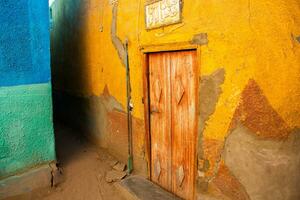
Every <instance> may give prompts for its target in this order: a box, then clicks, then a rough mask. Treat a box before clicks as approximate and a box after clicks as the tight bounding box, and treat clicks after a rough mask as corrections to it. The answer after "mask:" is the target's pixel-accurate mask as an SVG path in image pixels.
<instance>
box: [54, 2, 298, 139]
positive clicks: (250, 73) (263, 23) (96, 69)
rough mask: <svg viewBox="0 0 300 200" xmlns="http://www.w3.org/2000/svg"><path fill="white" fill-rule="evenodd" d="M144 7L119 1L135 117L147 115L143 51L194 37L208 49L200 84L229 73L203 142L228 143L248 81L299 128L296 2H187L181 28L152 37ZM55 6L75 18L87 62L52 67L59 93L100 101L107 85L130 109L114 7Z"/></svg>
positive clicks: (119, 22) (159, 31)
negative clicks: (202, 38) (115, 40)
mask: <svg viewBox="0 0 300 200" xmlns="http://www.w3.org/2000/svg"><path fill="white" fill-rule="evenodd" d="M71 2H72V3H73V4H78V5H80V12H79V13H77V15H74V13H72V5H71V4H72V3H71ZM144 3H145V2H144V0H141V1H137V0H126V1H125V0H119V5H118V20H117V33H118V36H119V37H120V39H121V40H123V41H124V40H125V38H126V37H127V38H128V39H129V58H130V67H131V77H132V83H131V84H132V86H133V92H132V96H133V103H134V116H135V117H137V118H143V114H144V112H143V104H142V96H143V95H142V94H143V87H142V66H141V57H140V50H139V47H141V46H145V45H156V44H165V43H175V42H183V41H190V40H191V39H192V38H193V35H195V34H198V33H207V34H208V39H209V44H208V45H205V46H202V47H201V76H202V75H207V74H210V73H212V72H213V71H214V70H216V69H218V68H224V69H225V71H226V77H225V83H224V85H223V86H222V90H223V93H222V95H221V97H220V100H219V102H218V104H217V108H216V111H215V113H214V114H213V116H211V118H210V119H209V121H208V125H207V127H206V129H205V136H206V137H208V138H213V139H222V138H223V137H224V135H225V134H226V131H227V129H228V126H229V123H230V121H231V118H232V115H233V112H234V110H235V108H236V106H237V104H238V102H239V98H240V93H241V91H242V90H243V88H244V87H245V85H246V83H247V82H248V80H249V79H250V78H252V79H254V80H256V81H257V82H258V84H259V85H260V86H261V88H262V90H263V91H264V93H265V95H266V96H267V98H268V100H269V101H270V103H271V105H272V106H273V107H274V108H275V109H276V111H278V113H279V114H280V115H281V116H282V117H283V119H284V120H285V121H286V122H287V123H288V125H290V126H291V127H296V126H300V112H297V111H299V110H300V101H299V100H300V87H299V84H300V44H299V42H297V40H296V37H297V36H299V35H300V2H299V1H297V0H286V1H282V0H265V1H261V0H239V1H237V0H221V1H220V0H210V1H194V0H185V1H184V4H183V21H182V23H180V24H176V25H171V26H168V27H164V28H159V29H155V30H150V31H146V30H145V24H144V20H145V19H144ZM54 6H56V7H59V6H62V7H65V9H69V13H67V14H68V15H70V16H72V15H74V16H76V18H75V19H74V21H73V22H72V23H74V24H73V25H72V26H76V29H77V30H78V35H80V36H82V39H81V44H77V45H80V48H81V54H83V55H82V63H80V66H82V67H80V66H76V65H78V63H72V61H70V62H71V63H72V64H73V65H74V66H75V67H74V68H72V69H63V68H62V67H63V65H61V66H59V64H56V65H57V68H56V66H54V71H55V73H54V76H58V77H60V79H59V80H61V81H60V82H57V83H54V87H55V88H56V89H59V90H65V91H68V92H71V93H73V94H78V95H81V96H90V95H96V96H97V95H100V94H101V93H102V91H103V89H104V86H105V85H108V88H109V91H110V93H111V94H112V95H113V96H114V97H116V98H117V100H118V101H120V102H121V103H122V104H123V105H125V104H126V90H125V86H126V82H125V78H126V77H125V68H124V66H122V63H121V61H120V59H119V57H118V55H117V51H116V49H115V48H114V46H113V44H112V42H111V34H110V29H111V21H112V5H111V4H110V2H109V1H108V0H102V1H99V0H87V1H81V2H80V1H79V0H76V1H74V0H72V1H70V0H67V1H61V2H60V1H58V2H56V3H55V5H54ZM54 8H55V7H54ZM58 10H59V9H57V11H55V9H54V18H55V16H59V15H60V14H61V13H59V11H58ZM55 12H56V13H55ZM73 12H76V9H74V10H73ZM64 14H66V13H64ZM79 14H80V15H79ZM69 19H70V22H71V20H72V19H71V18H69ZM70 26H71V25H70ZM101 27H103V32H101V31H100V29H101ZM60 31H62V30H60ZM61 34H63V33H61ZM57 35H59V34H57ZM56 37H59V36H56ZM78 37H79V36H78ZM68 53H70V52H64V53H62V54H60V56H59V57H62V56H64V55H66V54H68ZM70 54H72V53H70ZM64 59H72V56H70V57H66V56H65V57H64ZM58 66H59V67H58ZM56 72H57V73H56ZM63 76H64V77H63ZM66 77H70V79H67V78H66ZM77 80H80V81H77ZM80 83H84V84H80ZM79 84H80V85H79Z"/></svg>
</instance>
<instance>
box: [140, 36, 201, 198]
mask: <svg viewBox="0 0 300 200" xmlns="http://www.w3.org/2000/svg"><path fill="white" fill-rule="evenodd" d="M184 50H195V51H196V53H197V58H196V59H197V66H196V71H197V72H198V75H197V76H199V77H200V66H201V57H200V55H201V46H200V45H196V44H191V43H190V42H182V43H168V44H161V45H149V46H142V47H141V48H140V51H141V60H142V68H143V69H142V72H143V74H142V76H143V77H142V78H143V103H144V120H145V157H146V162H147V167H148V169H147V173H148V179H149V180H151V127H150V92H149V89H150V86H149V54H151V53H159V52H172V51H184ZM196 84H197V85H196V89H197V90H198V91H199V84H200V78H198V79H197V83H196ZM195 105H196V113H197V114H198V118H199V110H200V109H199V92H198V93H197V95H196V103H195ZM198 121H199V120H196V131H197V130H198ZM195 135H196V138H195V152H194V156H195V161H196V162H195V166H194V170H195V173H194V174H196V172H197V160H198V159H197V148H198V131H197V133H195ZM194 186H195V183H194ZM194 193H195V191H194Z"/></svg>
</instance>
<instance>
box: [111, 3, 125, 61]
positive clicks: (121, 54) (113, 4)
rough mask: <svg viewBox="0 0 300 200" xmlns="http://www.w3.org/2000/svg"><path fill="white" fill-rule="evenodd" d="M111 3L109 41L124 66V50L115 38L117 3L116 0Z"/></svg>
mask: <svg viewBox="0 0 300 200" xmlns="http://www.w3.org/2000/svg"><path fill="white" fill-rule="evenodd" d="M111 1H112V3H111V4H112V6H113V9H112V22H111V40H112V43H113V45H114V47H115V49H116V50H117V52H118V56H119V58H120V59H121V61H122V64H123V65H124V66H125V65H126V49H125V46H124V45H123V43H122V41H121V39H120V38H119V37H118V36H117V17H118V3H117V1H116V0H111Z"/></svg>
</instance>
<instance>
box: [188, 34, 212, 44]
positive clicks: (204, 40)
mask: <svg viewBox="0 0 300 200" xmlns="http://www.w3.org/2000/svg"><path fill="white" fill-rule="evenodd" d="M208 42H209V41H208V35H207V33H199V34H197V35H194V37H193V39H192V41H191V43H192V44H199V45H207V44H208Z"/></svg>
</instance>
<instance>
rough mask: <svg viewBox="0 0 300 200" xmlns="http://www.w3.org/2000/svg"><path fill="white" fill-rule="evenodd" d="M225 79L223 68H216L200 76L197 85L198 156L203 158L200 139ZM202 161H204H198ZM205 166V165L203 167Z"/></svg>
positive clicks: (213, 110)
mask: <svg viewBox="0 0 300 200" xmlns="http://www.w3.org/2000/svg"><path fill="white" fill-rule="evenodd" d="M224 80H225V70H224V69H223V68H222V69H218V70H216V71H215V72H213V73H212V74H211V75H209V76H203V77H201V81H200V87H199V97H200V98H199V105H200V116H199V129H198V135H199V136H198V138H199V140H198V147H199V148H198V157H199V158H200V159H202V158H203V149H202V139H203V131H204V128H205V123H206V121H207V120H208V119H209V117H210V116H211V115H212V114H213V113H214V112H215V108H216V105H217V102H218V100H219V96H220V94H221V93H222V89H221V85H222V84H223V83H224ZM200 162H204V163H205V161H200ZM205 168H206V167H205Z"/></svg>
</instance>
